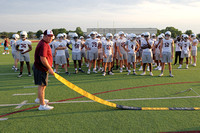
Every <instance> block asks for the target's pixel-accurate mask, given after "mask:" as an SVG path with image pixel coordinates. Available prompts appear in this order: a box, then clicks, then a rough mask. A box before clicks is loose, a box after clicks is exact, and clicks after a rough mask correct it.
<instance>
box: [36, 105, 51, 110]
mask: <svg viewBox="0 0 200 133" xmlns="http://www.w3.org/2000/svg"><path fill="white" fill-rule="evenodd" d="M53 108H54V107H53V106H49V105H40V106H39V108H38V110H52V109H53Z"/></svg>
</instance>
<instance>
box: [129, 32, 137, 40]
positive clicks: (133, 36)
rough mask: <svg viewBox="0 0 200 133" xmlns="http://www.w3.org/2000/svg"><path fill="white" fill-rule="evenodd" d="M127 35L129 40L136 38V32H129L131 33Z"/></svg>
mask: <svg viewBox="0 0 200 133" xmlns="http://www.w3.org/2000/svg"><path fill="white" fill-rule="evenodd" d="M129 37H130V39H131V40H133V39H134V38H136V37H137V36H136V34H133V33H131V34H130V35H129Z"/></svg>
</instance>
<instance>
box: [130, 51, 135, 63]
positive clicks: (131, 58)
mask: <svg viewBox="0 0 200 133" xmlns="http://www.w3.org/2000/svg"><path fill="white" fill-rule="evenodd" d="M131 62H136V54H135V53H128V63H131Z"/></svg>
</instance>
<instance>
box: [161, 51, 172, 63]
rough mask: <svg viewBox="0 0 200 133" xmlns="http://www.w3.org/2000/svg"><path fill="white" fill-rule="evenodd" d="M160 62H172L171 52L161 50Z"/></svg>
mask: <svg viewBox="0 0 200 133" xmlns="http://www.w3.org/2000/svg"><path fill="white" fill-rule="evenodd" d="M161 62H162V63H171V62H172V54H171V52H163V53H162V59H161Z"/></svg>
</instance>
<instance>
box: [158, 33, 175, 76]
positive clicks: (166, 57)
mask: <svg viewBox="0 0 200 133" xmlns="http://www.w3.org/2000/svg"><path fill="white" fill-rule="evenodd" d="M160 57H161V62H162V70H161V74H160V75H159V76H160V77H161V76H163V72H164V70H165V63H168V65H169V76H170V77H174V76H173V75H172V66H171V62H172V60H173V58H174V40H173V39H172V38H171V32H170V31H167V32H166V33H165V38H164V39H163V40H162V42H161V44H160Z"/></svg>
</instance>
